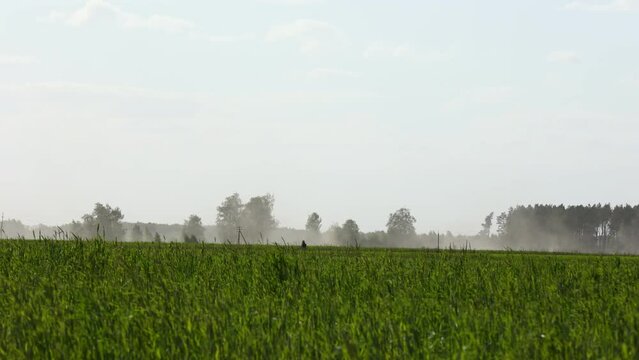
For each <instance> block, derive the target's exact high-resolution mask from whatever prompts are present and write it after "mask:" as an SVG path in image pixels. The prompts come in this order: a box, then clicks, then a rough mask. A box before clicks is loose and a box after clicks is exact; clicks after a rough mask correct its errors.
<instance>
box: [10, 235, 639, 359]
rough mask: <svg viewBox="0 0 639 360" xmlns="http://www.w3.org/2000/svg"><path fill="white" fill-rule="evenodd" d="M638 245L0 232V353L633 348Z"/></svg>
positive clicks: (303, 354)
mask: <svg viewBox="0 0 639 360" xmlns="http://www.w3.org/2000/svg"><path fill="white" fill-rule="evenodd" d="M638 349H639V259H638V258H635V257H622V256H585V255H567V254H566V255H549V254H526V253H514V252H506V253H497V252H492V253H491V252H474V251H442V252H436V251H425V250H380V249H377V250H372V249H359V250H356V249H348V248H308V249H307V250H305V251H303V250H301V249H298V248H292V247H273V246H221V245H202V244H150V243H113V242H104V241H3V242H0V358H11V359H20V358H60V359H72V358H145V359H146V358H178V359H187V358H207V359H208V358H242V359H247V358H287V359H290V358H293V359H297V358H375V359H378V358H401V359H404V358H420V359H422V358H451V357H453V358H511V359H529V358H637V357H638V356H639V353H638V352H637V351H638Z"/></svg>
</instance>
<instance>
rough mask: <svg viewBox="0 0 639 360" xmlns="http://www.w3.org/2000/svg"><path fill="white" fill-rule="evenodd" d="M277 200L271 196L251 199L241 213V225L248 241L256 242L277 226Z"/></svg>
mask: <svg viewBox="0 0 639 360" xmlns="http://www.w3.org/2000/svg"><path fill="white" fill-rule="evenodd" d="M274 205H275V198H274V197H273V195H271V194H266V195H264V196H256V197H253V198H251V199H250V200H249V201H248V202H247V203H246V205H245V206H244V209H242V213H241V220H240V222H241V224H242V228H243V233H244V234H245V236H246V239H247V241H255V240H257V239H260V237H261V236H260V234H261V235H262V237H263V236H266V235H268V233H269V232H270V231H271V230H273V229H274V228H275V227H276V226H277V221H276V220H275V218H274V217H273V206H274Z"/></svg>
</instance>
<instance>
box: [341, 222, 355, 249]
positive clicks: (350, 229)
mask: <svg viewBox="0 0 639 360" xmlns="http://www.w3.org/2000/svg"><path fill="white" fill-rule="evenodd" d="M339 239H340V242H341V243H342V244H343V245H347V246H359V226H358V225H357V223H356V222H355V220H352V219H348V220H346V222H344V225H342V228H341V231H340V236H339Z"/></svg>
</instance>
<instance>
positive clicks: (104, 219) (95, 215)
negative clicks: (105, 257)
mask: <svg viewBox="0 0 639 360" xmlns="http://www.w3.org/2000/svg"><path fill="white" fill-rule="evenodd" d="M122 219H124V215H123V214H122V211H120V208H117V207H116V208H112V207H111V206H110V205H109V204H106V205H102V204H101V203H96V204H95V208H94V209H93V212H92V213H91V214H85V215H84V216H82V223H81V225H80V224H79V223H77V222H73V223H72V229H73V230H75V231H77V232H78V233H77V234H76V235H78V236H84V237H87V238H88V237H94V236H96V235H97V236H101V237H103V238H104V239H105V240H117V239H122V238H123V236H124V227H123V226H122Z"/></svg>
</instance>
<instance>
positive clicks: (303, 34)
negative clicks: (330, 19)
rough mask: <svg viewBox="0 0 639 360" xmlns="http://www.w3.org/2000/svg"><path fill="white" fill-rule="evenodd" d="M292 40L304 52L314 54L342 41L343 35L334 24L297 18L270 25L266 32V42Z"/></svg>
mask: <svg viewBox="0 0 639 360" xmlns="http://www.w3.org/2000/svg"><path fill="white" fill-rule="evenodd" d="M287 40H288V41H294V42H297V43H298V45H299V49H300V51H301V52H302V53H304V54H307V55H308V54H314V53H319V52H323V51H326V50H329V49H332V48H334V47H336V46H338V45H340V44H343V43H344V36H343V34H342V33H341V31H339V29H337V28H336V27H335V26H333V25H331V24H329V23H326V22H322V21H318V20H311V19H299V20H295V21H293V22H291V23H288V24H283V25H277V26H274V27H272V28H271V29H270V30H269V31H268V32H267V34H266V41H267V42H278V41H287Z"/></svg>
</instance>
